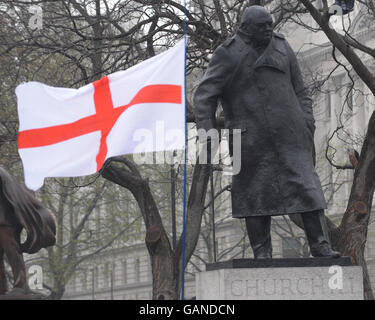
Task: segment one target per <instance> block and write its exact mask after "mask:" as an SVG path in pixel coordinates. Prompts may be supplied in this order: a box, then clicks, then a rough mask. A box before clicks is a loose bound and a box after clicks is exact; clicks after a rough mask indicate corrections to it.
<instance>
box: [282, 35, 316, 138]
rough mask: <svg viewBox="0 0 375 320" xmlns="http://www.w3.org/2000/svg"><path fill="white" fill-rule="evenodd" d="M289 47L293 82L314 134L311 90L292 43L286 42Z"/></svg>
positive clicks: (307, 121)
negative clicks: (308, 87) (304, 77)
mask: <svg viewBox="0 0 375 320" xmlns="http://www.w3.org/2000/svg"><path fill="white" fill-rule="evenodd" d="M286 45H287V49H288V55H289V61H290V72H291V80H292V83H293V87H294V91H295V93H296V95H297V98H298V101H299V104H300V106H301V108H302V111H303V113H304V117H305V120H306V123H307V125H308V127H309V129H310V130H311V131H312V133H313V134H314V131H315V119H314V114H313V109H312V99H311V97H310V94H309V91H308V89H307V88H306V86H305V83H304V81H303V77H302V73H301V69H300V67H299V64H298V61H297V57H296V55H295V53H294V51H293V49H292V48H291V47H290V45H289V44H288V43H287V42H286Z"/></svg>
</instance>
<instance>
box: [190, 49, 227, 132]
mask: <svg viewBox="0 0 375 320" xmlns="http://www.w3.org/2000/svg"><path fill="white" fill-rule="evenodd" d="M230 62H231V58H230V56H229V54H228V51H227V48H226V47H222V46H221V47H219V48H218V49H216V50H215V52H214V53H213V55H212V58H211V61H210V63H209V65H208V68H207V70H206V73H205V75H204V76H203V78H202V80H201V82H200V84H199V86H198V88H197V90H196V91H195V95H194V113H195V119H196V122H197V128H198V129H200V128H202V129H205V130H207V131H208V130H209V129H211V128H215V124H216V121H215V113H216V109H217V104H218V99H219V97H220V96H221V95H222V93H223V90H224V87H225V85H226V84H227V82H228V79H229V77H230V74H231V72H230V70H231V67H230V65H231V63H230Z"/></svg>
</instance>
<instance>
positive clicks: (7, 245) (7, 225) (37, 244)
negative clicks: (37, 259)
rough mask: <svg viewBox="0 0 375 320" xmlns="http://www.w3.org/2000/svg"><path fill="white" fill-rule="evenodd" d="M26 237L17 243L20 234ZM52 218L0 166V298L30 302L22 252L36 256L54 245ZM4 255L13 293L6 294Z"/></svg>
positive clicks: (53, 223)
mask: <svg viewBox="0 0 375 320" xmlns="http://www.w3.org/2000/svg"><path fill="white" fill-rule="evenodd" d="M23 229H25V231H26V234H27V237H26V240H25V242H23V243H21V231H22V230H23ZM55 235H56V224H55V220H54V217H53V215H52V214H51V213H50V212H49V211H48V210H47V209H46V208H44V207H43V206H42V204H41V203H40V202H39V201H38V200H37V199H36V198H35V197H34V196H33V195H32V194H31V192H30V191H28V190H27V189H26V188H25V187H24V186H22V185H20V184H19V183H18V182H17V181H15V179H14V178H13V177H12V176H11V175H10V174H9V173H8V172H6V171H5V170H4V169H3V168H1V167H0V299H33V296H34V295H33V292H32V291H31V290H30V288H29V286H28V283H27V279H26V269H25V262H24V260H23V256H22V253H23V252H25V253H29V254H32V253H36V252H38V251H39V250H40V249H41V248H46V247H49V246H53V245H54V244H55V242H56V238H55ZM4 255H6V256H7V260H8V262H9V265H10V267H11V269H12V273H13V278H14V283H13V290H11V291H9V292H7V291H8V287H7V280H6V274H5V266H4Z"/></svg>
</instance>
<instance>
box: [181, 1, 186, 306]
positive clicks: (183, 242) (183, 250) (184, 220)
mask: <svg viewBox="0 0 375 320" xmlns="http://www.w3.org/2000/svg"><path fill="white" fill-rule="evenodd" d="M186 42H187V37H186V0H184V43H185V51H184V55H185V56H184V100H185V149H184V201H183V203H184V204H183V206H184V207H183V210H182V211H183V214H182V220H183V221H182V257H181V259H182V264H181V268H182V269H181V300H184V299H185V247H186V243H185V242H186V149H187V119H186V114H187V111H186V106H187V103H186V99H187V98H186V49H187V44H186Z"/></svg>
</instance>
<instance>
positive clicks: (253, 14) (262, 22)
mask: <svg viewBox="0 0 375 320" xmlns="http://www.w3.org/2000/svg"><path fill="white" fill-rule="evenodd" d="M240 30H241V31H242V32H243V33H244V34H246V35H247V36H248V37H250V38H251V39H252V41H253V42H254V43H256V44H258V45H262V44H263V45H267V44H268V43H269V42H270V41H271V38H272V31H273V19H272V16H271V14H270V13H269V12H268V11H267V10H266V9H265V8H264V7H261V6H251V7H248V8H246V9H245V11H244V13H243V15H242V17H241V25H240Z"/></svg>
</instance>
